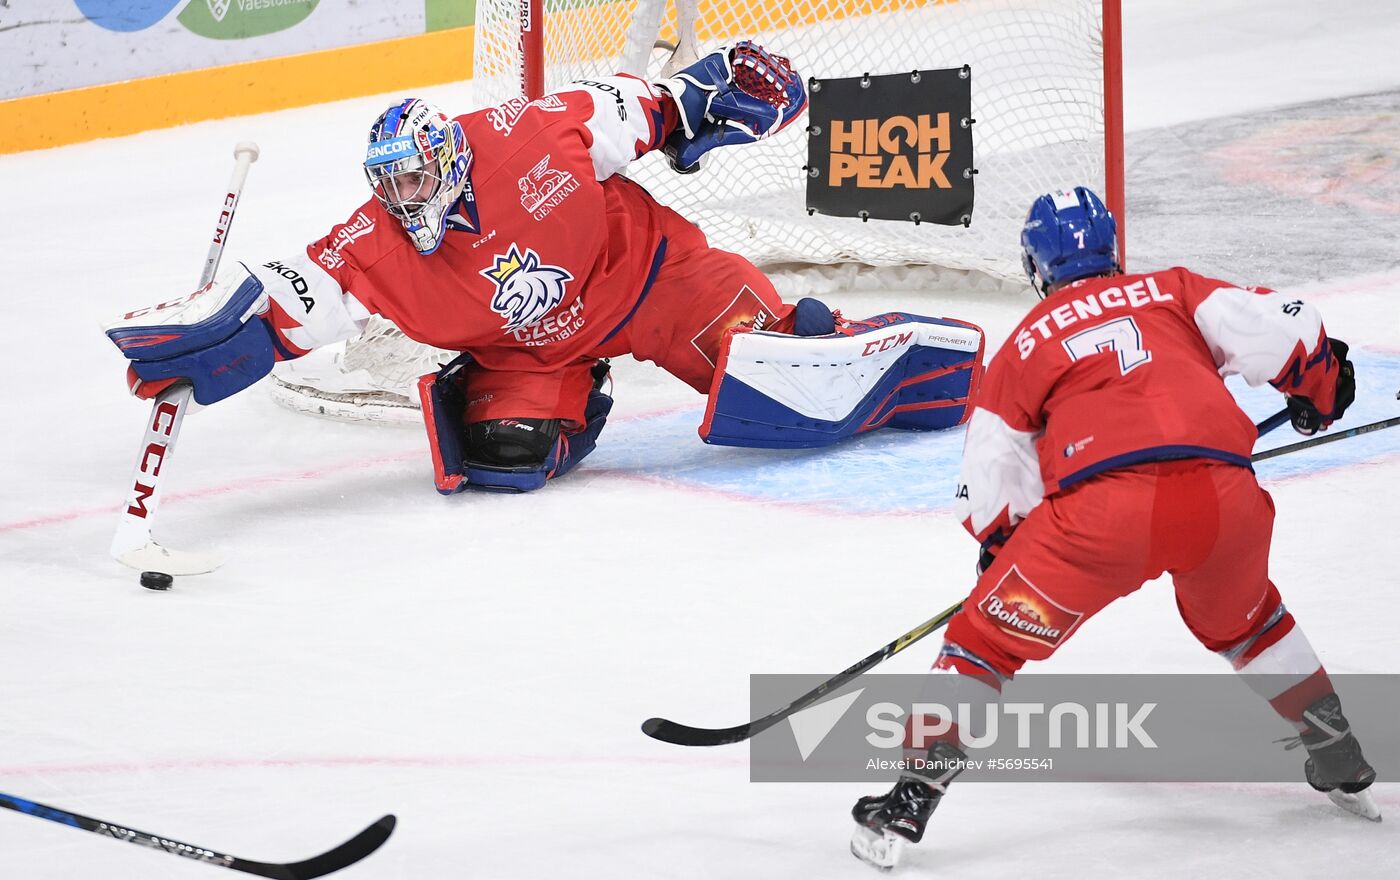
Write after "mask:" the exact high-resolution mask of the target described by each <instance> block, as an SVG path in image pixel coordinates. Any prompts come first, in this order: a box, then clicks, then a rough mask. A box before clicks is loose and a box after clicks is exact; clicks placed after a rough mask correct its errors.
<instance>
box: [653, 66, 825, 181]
mask: <svg viewBox="0 0 1400 880" xmlns="http://www.w3.org/2000/svg"><path fill="white" fill-rule="evenodd" d="M654 85H655V86H656V87H657V88H659V89H661V90H663V91H665V92H666V93H667V94H669V95H670V96H671V97H672V99H674V100H675V102H676V108H677V109H678V110H679V112H680V118H681V119H680V121H681V124H680V127H679V128H677V129H676V130H675V131H674V132H672V133H671V136H670V137H668V138H667V139H666V145H665V147H664V148H663V151H664V152H665V154H666V158H667V159H668V160H670V162H671V167H672V168H674V169H675V170H677V171H679V172H681V173H682V174H689V173H691V172H693V171H697V170H699V167H700V157H701V156H703V155H704V154H705V153H708V152H709V151H710V150H713V149H714V148H715V147H724V146H729V145H730V144H751V143H754V142H755V141H761V140H763V139H764V138H767V137H771V136H773V135H774V134H777V133H778V132H780V131H782V130H783V129H784V128H786V127H787V126H788V125H790V124H791V123H792V121H793V120H795V119H796V118H797V117H798V116H800V115H802V111H803V110H804V109H806V107H807V89H806V87H805V86H804V85H803V83H802V78H801V77H800V76H798V75H797V72H796V71H794V70H793V69H792V65H791V64H790V63H789V62H788V60H787V59H786V58H784V57H783V56H781V55H774V54H772V53H770V52H768V51H767V50H766V49H764V48H763V47H762V46H759V45H758V44H757V43H752V42H750V41H748V40H741V41H740V42H738V43H736V44H735V45H734V47H733V48H732V49H731V48H728V47H721V48H720V49H717V50H716V51H714V52H711V53H710V54H709V55H706V56H705V57H704V58H701V59H700V60H699V61H697V62H695V63H694V64H692V65H690V66H689V67H687V68H684V69H683V70H681V71H679V72H677V73H676V75H675V76H674V77H671V78H669V79H663V80H659V81H657V82H656V83H654Z"/></svg>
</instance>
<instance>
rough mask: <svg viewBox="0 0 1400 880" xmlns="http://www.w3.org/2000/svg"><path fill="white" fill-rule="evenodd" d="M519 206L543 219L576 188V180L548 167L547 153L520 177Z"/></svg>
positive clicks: (566, 173) (568, 174) (535, 216)
mask: <svg viewBox="0 0 1400 880" xmlns="http://www.w3.org/2000/svg"><path fill="white" fill-rule="evenodd" d="M519 184H520V206H521V207H522V208H524V209H525V210H526V211H529V212H530V216H531V217H534V218H535V219H536V220H543V219H544V218H546V217H548V216H549V213H550V212H551V211H553V210H554V209H555V208H557V207H558V206H559V204H560V203H561V202H563V201H564V200H565V199H567V198H568V197H569V195H570V194H571V193H572V192H573V191H574V190H576V189H578V180H576V179H575V178H574V176H573V175H572V174H570V173H568V172H567V171H560V170H559V169H557V168H550V167H549V154H548V153H545V155H544V158H543V159H541V160H540V161H539V162H537V163H535V167H533V168H531V169H530V171H529V173H527V174H526V175H525V176H524V177H522V178H520V180H519Z"/></svg>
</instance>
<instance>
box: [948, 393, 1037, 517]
mask: <svg viewBox="0 0 1400 880" xmlns="http://www.w3.org/2000/svg"><path fill="white" fill-rule="evenodd" d="M1035 439H1036V434H1035V432H1033V431H1019V430H1016V429H1015V428H1013V427H1011V425H1009V424H1007V423H1006V421H1005V420H1004V419H1002V417H1001V416H999V415H997V414H996V413H994V412H992V411H991V410H989V409H983V408H982V407H980V406H979V407H977V408H975V409H974V410H973V411H972V418H971V419H969V420H968V423H967V436H966V437H965V438H964V441H963V462H962V473H961V474H960V476H959V477H958V492H957V498H956V499H955V501H954V504H953V510H954V513H955V514H956V515H957V517H958V519H959V520H960V521H961V522H962V524H963V527H964V528H966V529H967V530H968V531H969V532H971V533H972V535H973V537H975V538H976V539H977V540H978V541H979V542H983V541H986V540H987V539H988V538H990V537H991V536H992V535H993V534H995V533H996V532H997V531H1001V532H1002V533H1003V534H1005V535H1009V534H1010V533H1011V530H1012V529H1014V528H1015V527H1016V525H1017V523H1019V522H1020V521H1021V520H1023V519H1025V518H1026V515H1027V514H1029V513H1030V512H1031V510H1032V509H1034V508H1035V506H1036V505H1037V504H1039V503H1040V502H1041V500H1042V499H1043V498H1044V497H1045V483H1044V481H1042V479H1041V476H1040V460H1039V457H1038V454H1037V452H1036V447H1035Z"/></svg>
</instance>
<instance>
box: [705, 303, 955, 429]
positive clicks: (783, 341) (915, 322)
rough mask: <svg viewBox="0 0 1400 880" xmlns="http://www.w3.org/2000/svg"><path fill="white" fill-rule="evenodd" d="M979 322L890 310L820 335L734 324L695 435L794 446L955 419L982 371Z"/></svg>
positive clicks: (931, 426) (924, 426)
mask: <svg viewBox="0 0 1400 880" xmlns="http://www.w3.org/2000/svg"><path fill="white" fill-rule="evenodd" d="M982 351H983V336H982V330H981V328H979V327H977V326H976V325H973V324H968V323H966V322H963V321H956V320H952V319H948V318H927V317H922V316H919V315H910V314H905V313H903V312H892V313H888V314H884V315H879V316H876V317H874V318H870V319H868V320H866V321H860V322H855V323H852V324H848V325H845V326H844V327H842V328H841V330H840V331H839V332H837V333H834V334H831V335H828V336H816V337H807V338H800V337H793V336H784V335H782V334H777V333H767V332H762V331H757V332H755V331H750V330H746V329H745V328H735V329H734V330H731V331H730V332H729V334H728V335H727V336H726V338H725V340H724V343H723V345H722V347H721V351H720V361H719V368H718V369H717V370H716V371H715V381H714V383H713V384H712V385H711V387H710V397H709V402H708V404H707V406H706V410H705V420H704V422H703V423H702V424H701V426H700V438H701V439H702V440H704V441H705V442H706V443H713V444H716V445H721V446H748V447H758V448H768V449H801V448H811V447H818V446H827V445H830V444H832V443H836V442H838V441H840V440H843V439H845V438H847V437H851V436H854V435H856V434H861V433H864V432H866V431H872V430H875V429H876V428H883V427H894V428H908V429H913V430H924V431H927V430H937V429H942V428H951V427H954V426H956V425H960V424H962V423H963V422H964V421H965V420H966V419H967V417H968V415H969V414H970V412H971V403H972V400H973V398H974V397H975V396H976V393H977V387H978V384H979V382H980V380H981V375H982Z"/></svg>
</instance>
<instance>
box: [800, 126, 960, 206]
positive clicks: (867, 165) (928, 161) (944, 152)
mask: <svg viewBox="0 0 1400 880" xmlns="http://www.w3.org/2000/svg"><path fill="white" fill-rule="evenodd" d="M934 120H935V117H934V116H931V115H930V114H928V113H920V114H919V115H918V117H917V118H914V119H911V118H910V117H908V116H891V117H890V118H889V119H853V120H851V121H849V122H842V121H841V120H839V119H836V120H833V121H832V123H831V173H830V174H829V175H828V176H827V180H828V181H830V182H829V184H828V185H829V186H833V187H835V186H841V185H842V183H843V182H844V181H847V180H854V181H855V185H856V187H857V188H859V189H891V188H893V187H903V188H905V189H929V188H930V187H934V186H936V187H938V188H939V189H951V188H952V186H953V185H952V184H951V183H950V182H949V181H948V177H947V176H946V175H945V174H944V173H943V164H944V163H945V162H947V161H948V156H949V150H951V149H952V142H951V140H950V138H949V131H948V114H947V113H939V114H938V115H937V121H936V122H935V121H934ZM901 145H903V146H906V147H911V148H913V150H914V155H911V154H909V153H904V152H901V151H900V147H901ZM935 145H936V147H937V149H935Z"/></svg>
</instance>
